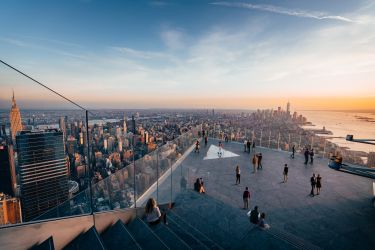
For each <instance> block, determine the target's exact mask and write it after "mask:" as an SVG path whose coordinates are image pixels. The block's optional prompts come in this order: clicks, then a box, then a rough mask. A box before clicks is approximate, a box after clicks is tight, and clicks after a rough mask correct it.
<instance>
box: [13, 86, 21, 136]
mask: <svg viewBox="0 0 375 250" xmlns="http://www.w3.org/2000/svg"><path fill="white" fill-rule="evenodd" d="M21 130H22V123H21V114H20V109H19V108H18V107H17V103H16V99H15V98H14V92H13V96H12V108H11V110H10V131H11V134H12V140H13V141H14V140H15V138H16V135H17V132H18V131H21Z"/></svg>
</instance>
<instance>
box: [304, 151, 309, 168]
mask: <svg viewBox="0 0 375 250" xmlns="http://www.w3.org/2000/svg"><path fill="white" fill-rule="evenodd" d="M304 155H305V165H306V164H307V162H308V161H309V150H308V149H307V148H305V152H304Z"/></svg>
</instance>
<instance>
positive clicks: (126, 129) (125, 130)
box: [124, 113, 128, 135]
mask: <svg viewBox="0 0 375 250" xmlns="http://www.w3.org/2000/svg"><path fill="white" fill-rule="evenodd" d="M127 132H128V128H127V126H126V114H125V113H124V135H126V133H127Z"/></svg>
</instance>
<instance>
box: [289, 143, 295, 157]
mask: <svg viewBox="0 0 375 250" xmlns="http://www.w3.org/2000/svg"><path fill="white" fill-rule="evenodd" d="M295 152H296V147H295V146H294V145H293V147H292V155H291V156H290V157H291V158H292V159H294V154H295Z"/></svg>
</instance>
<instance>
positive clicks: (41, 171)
mask: <svg viewBox="0 0 375 250" xmlns="http://www.w3.org/2000/svg"><path fill="white" fill-rule="evenodd" d="M31 68H33V67H30V65H21V66H20V69H21V70H22V71H25V72H26V73H29V72H27V71H31V70H30V69H31ZM33 72H34V73H35V74H36V75H37V77H36V78H38V76H43V79H38V80H42V81H46V82H49V83H50V85H49V87H51V88H52V89H54V90H57V91H59V90H61V86H62V85H63V84H62V80H60V79H55V78H54V77H53V76H52V75H51V73H50V72H44V69H42V67H40V68H39V69H38V70H37V71H35V68H34V69H33ZM0 82H1V91H0V99H1V100H2V101H1V102H0V154H1V157H0V159H7V160H6V162H1V163H0V166H1V168H4V169H5V170H6V174H5V175H2V176H1V180H0V182H1V184H2V185H1V186H2V187H5V188H4V189H3V188H2V190H0V193H2V192H3V193H4V195H2V196H3V197H2V198H1V199H6V200H8V199H9V200H14V201H16V202H17V203H18V206H14V207H12V208H7V209H9V210H8V211H7V212H8V213H10V214H14V215H20V216H15V217H14V218H16V219H7V220H6V221H5V224H7V225H8V224H18V223H21V222H29V221H35V220H38V219H43V218H56V217H61V216H69V215H75V214H82V213H91V209H90V208H91V206H90V199H89V197H90V196H89V195H88V194H89V193H88V192H87V191H84V190H86V188H87V187H88V183H89V179H88V172H87V169H88V168H87V167H86V166H87V161H88V158H87V146H86V145H87V141H88V139H87V134H86V131H87V126H86V124H85V121H86V112H85V110H83V109H81V108H80V107H79V106H77V105H75V104H74V103H72V102H70V101H68V100H66V99H63V98H61V97H60V96H58V95H56V94H55V93H53V92H51V91H50V90H48V89H46V88H44V87H42V86H41V85H39V84H37V83H35V82H33V81H32V80H31V79H28V78H26V77H25V76H23V75H21V74H19V73H17V72H16V71H14V70H11V69H10V68H7V67H5V66H4V65H3V64H2V65H0ZM72 97H73V98H74V94H72ZM3 185H4V186H3ZM21 211H22V213H21ZM12 217H13V216H12ZM9 218H10V217H9ZM0 226H3V225H1V224H0Z"/></svg>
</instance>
